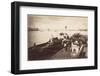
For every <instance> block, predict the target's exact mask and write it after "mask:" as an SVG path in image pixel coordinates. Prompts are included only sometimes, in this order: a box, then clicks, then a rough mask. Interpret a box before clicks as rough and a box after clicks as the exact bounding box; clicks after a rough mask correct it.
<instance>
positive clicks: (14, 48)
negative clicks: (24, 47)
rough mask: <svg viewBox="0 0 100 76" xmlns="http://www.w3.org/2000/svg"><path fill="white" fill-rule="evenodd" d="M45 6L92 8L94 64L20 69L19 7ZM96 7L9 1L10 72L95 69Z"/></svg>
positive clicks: (96, 40) (96, 47) (96, 44)
mask: <svg viewBox="0 0 100 76" xmlns="http://www.w3.org/2000/svg"><path fill="white" fill-rule="evenodd" d="M21 6H27V7H45V8H63V9H79V10H80V9H82V10H94V13H95V17H94V25H95V26H94V35H95V37H94V41H95V42H94V43H95V44H94V51H95V53H94V66H83V67H63V68H49V69H35V70H28V69H27V70H20V56H19V54H20V53H19V51H20V50H19V49H20V44H19V43H20V39H19V38H20V24H19V23H20V10H19V9H20V7H21ZM97 16H98V9H97V7H96V6H81V5H64V4H49V3H32V2H16V1H15V2H12V3H11V73H13V74H28V73H44V72H59V71H74V70H90V69H97V66H98V62H97V60H98V59H97V50H98V43H97V42H98V32H97V31H98V30H97V28H98V27H97V23H98V22H97V20H98V19H97Z"/></svg>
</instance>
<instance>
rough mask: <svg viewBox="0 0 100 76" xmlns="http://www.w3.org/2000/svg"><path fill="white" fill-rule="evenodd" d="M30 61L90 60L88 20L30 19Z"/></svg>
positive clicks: (47, 16) (29, 16) (82, 17)
mask: <svg viewBox="0 0 100 76" xmlns="http://www.w3.org/2000/svg"><path fill="white" fill-rule="evenodd" d="M27 21H28V23H27V26H28V60H29V61H30V60H53V59H81V58H88V54H87V53H88V17H85V16H49V15H32V14H28V15H27Z"/></svg>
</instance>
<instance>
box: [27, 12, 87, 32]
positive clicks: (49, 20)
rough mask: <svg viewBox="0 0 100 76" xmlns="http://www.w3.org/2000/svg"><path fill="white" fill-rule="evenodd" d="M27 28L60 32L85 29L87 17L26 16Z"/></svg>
mask: <svg viewBox="0 0 100 76" xmlns="http://www.w3.org/2000/svg"><path fill="white" fill-rule="evenodd" d="M27 19H28V27H31V28H39V29H52V30H62V29H65V26H67V29H75V30H78V29H87V27H88V17H78V16H76V17H75V16H41V15H40V16H36V15H31V14H30V15H28V18H27Z"/></svg>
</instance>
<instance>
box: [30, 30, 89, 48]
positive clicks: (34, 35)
mask: <svg viewBox="0 0 100 76" xmlns="http://www.w3.org/2000/svg"><path fill="white" fill-rule="evenodd" d="M59 33H67V34H68V35H69V36H72V35H73V34H74V33H80V34H82V35H88V32H87V31H28V47H31V46H33V44H34V43H36V44H37V45H38V44H42V43H45V42H47V41H49V39H50V38H52V37H59Z"/></svg>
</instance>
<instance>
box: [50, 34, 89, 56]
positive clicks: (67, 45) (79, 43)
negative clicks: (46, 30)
mask: <svg viewBox="0 0 100 76" xmlns="http://www.w3.org/2000/svg"><path fill="white" fill-rule="evenodd" d="M87 41H88V38H87V36H86V35H82V34H80V33H74V34H73V35H72V36H69V35H68V34H67V33H59V37H54V38H52V39H50V40H49V44H50V45H58V44H60V45H61V46H63V48H64V49H65V51H70V52H71V55H72V56H79V55H81V56H83V55H84V56H86V51H87V50H84V48H85V47H87Z"/></svg>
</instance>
